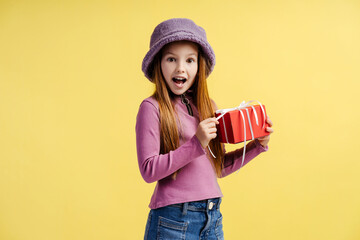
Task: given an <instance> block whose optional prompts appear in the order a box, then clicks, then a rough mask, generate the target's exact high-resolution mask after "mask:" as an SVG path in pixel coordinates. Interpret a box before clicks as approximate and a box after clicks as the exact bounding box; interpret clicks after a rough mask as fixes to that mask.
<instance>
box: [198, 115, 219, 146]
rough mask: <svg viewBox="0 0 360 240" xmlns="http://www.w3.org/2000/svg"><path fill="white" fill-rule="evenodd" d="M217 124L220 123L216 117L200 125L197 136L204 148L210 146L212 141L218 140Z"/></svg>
mask: <svg viewBox="0 0 360 240" xmlns="http://www.w3.org/2000/svg"><path fill="white" fill-rule="evenodd" d="M216 124H219V122H218V121H217V120H216V118H215V117H213V118H207V119H205V120H203V121H201V122H200V123H199V126H198V128H197V130H196V134H195V135H196V137H197V138H198V139H199V142H200V143H201V146H202V147H203V148H206V146H207V145H209V142H210V140H211V139H214V138H216Z"/></svg>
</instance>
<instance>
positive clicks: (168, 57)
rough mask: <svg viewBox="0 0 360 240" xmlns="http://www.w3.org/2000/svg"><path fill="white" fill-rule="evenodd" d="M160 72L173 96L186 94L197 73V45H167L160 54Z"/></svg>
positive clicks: (182, 42)
mask: <svg viewBox="0 0 360 240" xmlns="http://www.w3.org/2000/svg"><path fill="white" fill-rule="evenodd" d="M161 70H162V74H163V76H164V78H165V81H166V84H167V85H168V87H169V88H170V89H171V91H172V92H173V93H174V94H176V95H181V94H183V93H184V92H186V91H187V90H188V89H189V88H190V87H191V86H192V85H193V83H194V81H195V77H196V74H197V71H198V48H197V45H196V44H195V43H192V42H188V41H178V42H173V43H170V44H169V45H167V46H166V47H165V48H164V49H163V52H162V58H161Z"/></svg>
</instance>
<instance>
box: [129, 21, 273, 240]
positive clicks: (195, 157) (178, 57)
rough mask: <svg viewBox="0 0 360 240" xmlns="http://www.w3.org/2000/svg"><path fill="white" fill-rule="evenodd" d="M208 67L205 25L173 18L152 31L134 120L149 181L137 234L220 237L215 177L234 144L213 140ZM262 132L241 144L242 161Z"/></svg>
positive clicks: (256, 150)
mask: <svg viewBox="0 0 360 240" xmlns="http://www.w3.org/2000/svg"><path fill="white" fill-rule="evenodd" d="M214 65H215V54H214V51H213V49H212V47H211V46H210V44H209V43H208V41H207V38H206V33H205V30H204V29H203V28H202V27H200V26H198V25H196V24H195V23H194V22H193V21H192V20H190V19H186V18H173V19H169V20H166V21H164V22H162V23H160V24H159V25H158V26H157V27H156V28H155V29H154V32H153V33H152V36H151V41H150V50H149V51H148V53H147V54H146V56H145V58H144V60H143V63H142V70H143V72H144V74H145V76H146V77H147V78H148V79H149V80H150V81H151V82H153V83H155V92H154V94H153V95H152V96H151V97H148V98H146V99H145V100H143V101H142V103H141V104H140V107H139V112H138V115H137V120H136V143H137V154H138V163H139V168H140V172H141V175H142V177H143V178H144V180H145V181H146V182H148V183H151V182H155V181H157V185H156V187H155V191H154V193H153V195H152V198H151V202H150V205H149V207H150V212H149V216H148V220H147V224H146V229H145V236H144V239H172V240H176V239H224V236H223V230H222V214H221V212H220V203H221V197H223V195H222V193H221V190H220V187H219V185H218V183H217V177H225V176H227V175H229V174H230V173H233V172H234V171H236V170H238V169H239V168H240V165H241V159H242V148H241V149H238V150H236V151H233V152H229V153H225V149H224V146H223V144H221V143H220V142H219V139H218V138H216V124H218V123H219V122H218V121H217V120H216V118H215V117H214V113H215V111H216V109H217V107H216V104H215V103H214V101H212V100H211V99H210V98H209V94H208V90H207V84H206V78H207V77H208V76H209V74H210V73H211V72H212V70H213V68H214ZM267 122H268V124H269V126H272V123H271V121H270V120H269V119H268V120H267ZM267 131H268V132H270V133H271V132H273V130H272V128H270V127H269V128H267ZM269 136H270V135H269ZM269 136H266V137H262V138H258V139H255V140H254V141H251V142H249V143H248V145H247V146H246V155H245V161H244V165H245V164H246V163H248V162H249V161H250V160H251V159H253V158H254V157H256V156H257V155H258V154H260V153H261V152H264V151H267V150H268V146H267V144H268V142H269V138H270V137H269ZM208 145H209V146H210V148H211V150H212V151H213V153H214V155H215V156H216V158H213V157H212V156H211V155H210V154H209V152H208V150H207V146H208Z"/></svg>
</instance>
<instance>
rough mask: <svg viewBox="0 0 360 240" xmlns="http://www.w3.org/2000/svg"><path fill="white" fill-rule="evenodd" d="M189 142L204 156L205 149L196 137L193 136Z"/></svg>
mask: <svg viewBox="0 0 360 240" xmlns="http://www.w3.org/2000/svg"><path fill="white" fill-rule="evenodd" d="M191 141H192V142H193V143H194V144H195V146H196V148H197V150H198V152H199V153H202V154H206V151H205V149H204V148H203V147H202V145H201V143H200V141H199V139H198V138H197V136H196V135H194V136H193V137H192V139H191Z"/></svg>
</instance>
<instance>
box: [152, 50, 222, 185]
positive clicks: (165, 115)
mask: <svg viewBox="0 0 360 240" xmlns="http://www.w3.org/2000/svg"><path fill="white" fill-rule="evenodd" d="M163 49H164V48H163ZM198 49H199V51H198V53H199V54H198V74H197V76H196V77H195V82H194V83H193V86H192V87H191V88H192V89H193V90H194V99H195V106H196V107H197V110H198V112H199V118H200V121H202V120H204V119H207V118H210V117H214V116H215V115H214V112H215V110H214V107H213V105H212V104H211V100H210V97H209V93H208V88H207V81H206V76H207V75H208V73H209V69H210V62H209V61H208V60H207V58H205V57H204V55H203V53H202V51H201V48H200V47H199V46H198ZM161 58H162V51H160V52H159V53H158V54H157V55H156V56H155V58H154V61H153V65H152V69H153V72H152V80H153V81H154V83H155V92H154V94H153V97H154V98H155V99H156V100H157V102H158V103H159V110H160V154H165V153H168V152H170V151H171V150H175V149H177V148H178V147H179V131H178V127H177V124H176V117H175V115H176V112H175V107H174V102H173V101H172V98H173V97H174V95H173V94H172V92H171V90H170V89H169V88H168V86H167V84H166V82H165V79H164V77H163V75H162V71H161ZM209 146H210V148H211V150H212V152H213V153H214V155H215V156H216V158H213V157H212V156H211V160H212V161H211V162H212V164H213V166H214V168H215V172H216V175H217V176H218V177H221V171H222V168H223V145H222V144H221V143H220V141H219V138H218V137H216V138H215V139H212V140H211V141H210V143H209ZM178 171H179V170H178ZM178 171H176V172H175V173H174V174H173V175H172V177H173V179H176V175H177V173H178Z"/></svg>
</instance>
